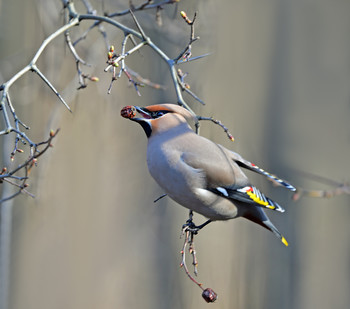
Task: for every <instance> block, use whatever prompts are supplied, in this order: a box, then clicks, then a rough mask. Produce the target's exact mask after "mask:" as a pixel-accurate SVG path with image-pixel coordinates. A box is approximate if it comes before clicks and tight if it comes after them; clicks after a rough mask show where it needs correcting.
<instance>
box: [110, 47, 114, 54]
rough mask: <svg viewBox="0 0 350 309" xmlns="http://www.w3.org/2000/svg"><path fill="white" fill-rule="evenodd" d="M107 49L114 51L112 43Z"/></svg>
mask: <svg viewBox="0 0 350 309" xmlns="http://www.w3.org/2000/svg"><path fill="white" fill-rule="evenodd" d="M109 51H110V52H111V53H114V46H113V45H111V46H109Z"/></svg>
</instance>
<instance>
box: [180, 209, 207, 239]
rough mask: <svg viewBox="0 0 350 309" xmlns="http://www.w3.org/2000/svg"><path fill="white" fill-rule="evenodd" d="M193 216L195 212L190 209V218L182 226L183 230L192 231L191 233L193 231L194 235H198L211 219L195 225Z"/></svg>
mask: <svg viewBox="0 0 350 309" xmlns="http://www.w3.org/2000/svg"><path fill="white" fill-rule="evenodd" d="M192 217H193V213H192V210H190V215H189V218H188V220H187V221H186V223H185V224H184V225H183V226H182V231H183V232H184V231H190V232H191V233H193V234H194V235H197V234H198V232H199V231H200V230H201V229H202V228H203V227H205V226H206V225H208V224H209V223H210V222H211V220H207V221H205V222H204V223H203V224H201V225H195V224H194V222H193V220H192Z"/></svg>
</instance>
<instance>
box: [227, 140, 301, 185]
mask: <svg viewBox="0 0 350 309" xmlns="http://www.w3.org/2000/svg"><path fill="white" fill-rule="evenodd" d="M220 146H221V145H220ZM221 148H222V149H223V150H224V151H225V152H226V153H227V155H228V156H229V157H230V158H231V159H232V160H233V161H235V162H236V163H237V164H238V165H239V166H241V167H244V168H246V169H248V170H251V171H253V172H256V173H258V174H261V175H264V176H266V177H268V178H269V179H271V180H272V181H274V182H275V183H277V184H279V185H281V186H283V187H285V188H287V189H289V190H291V191H293V192H294V191H296V188H295V187H294V186H293V185H291V184H290V183H289V182H287V181H285V180H283V179H281V178H279V177H277V176H276V175H273V174H270V173H269V172H266V171H265V170H263V169H262V168H260V167H259V166H257V165H255V164H254V163H251V162H249V161H248V160H246V159H244V158H242V156H241V155H239V154H238V153H236V152H233V151H228V150H227V149H226V148H224V147H222V146H221Z"/></svg>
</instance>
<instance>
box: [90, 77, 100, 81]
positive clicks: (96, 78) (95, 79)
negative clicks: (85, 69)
mask: <svg viewBox="0 0 350 309" xmlns="http://www.w3.org/2000/svg"><path fill="white" fill-rule="evenodd" d="M90 80H91V81H92V82H98V81H99V80H100V79H99V78H98V77H97V76H92V77H91V78H90Z"/></svg>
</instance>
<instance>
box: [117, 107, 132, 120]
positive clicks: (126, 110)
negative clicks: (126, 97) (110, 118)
mask: <svg viewBox="0 0 350 309" xmlns="http://www.w3.org/2000/svg"><path fill="white" fill-rule="evenodd" d="M120 115H121V116H122V117H124V118H134V117H135V116H136V108H135V107H134V106H125V107H123V108H122V110H121V111H120Z"/></svg>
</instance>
